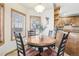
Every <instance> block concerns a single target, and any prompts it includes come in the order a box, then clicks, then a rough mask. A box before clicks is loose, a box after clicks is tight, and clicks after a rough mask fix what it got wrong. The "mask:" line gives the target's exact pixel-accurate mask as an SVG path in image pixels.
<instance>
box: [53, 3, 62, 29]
mask: <svg viewBox="0 0 79 59" xmlns="http://www.w3.org/2000/svg"><path fill="white" fill-rule="evenodd" d="M54 25H55V27H59V28H61V27H63V26H64V23H63V20H62V19H61V17H60V4H55V6H54Z"/></svg>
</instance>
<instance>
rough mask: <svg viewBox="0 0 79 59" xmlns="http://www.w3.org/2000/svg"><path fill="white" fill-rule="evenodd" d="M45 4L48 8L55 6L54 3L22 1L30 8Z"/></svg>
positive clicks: (23, 4)
mask: <svg viewBox="0 0 79 59" xmlns="http://www.w3.org/2000/svg"><path fill="white" fill-rule="evenodd" d="M39 4H41V5H43V6H45V8H46V9H51V8H52V7H53V3H21V5H22V6H24V7H25V8H28V9H34V7H35V6H37V5H39Z"/></svg>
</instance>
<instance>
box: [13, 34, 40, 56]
mask: <svg viewBox="0 0 79 59" xmlns="http://www.w3.org/2000/svg"><path fill="white" fill-rule="evenodd" d="M14 35H15V39H16V44H17V53H18V56H21V55H22V56H36V55H38V54H39V52H38V51H36V50H35V49H33V48H31V47H28V48H27V49H25V48H24V43H23V40H22V36H21V34H20V33H15V32H14Z"/></svg>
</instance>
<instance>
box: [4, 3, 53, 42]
mask: <svg viewBox="0 0 79 59" xmlns="http://www.w3.org/2000/svg"><path fill="white" fill-rule="evenodd" d="M11 8H12V9H15V10H17V11H20V12H22V13H24V14H26V36H27V31H28V30H29V29H30V15H34V16H41V18H42V19H41V20H42V23H43V26H44V25H45V24H46V23H45V22H46V21H45V18H44V17H46V16H47V17H49V18H50V23H49V26H48V29H53V28H54V15H53V13H54V11H53V7H52V9H50V10H46V11H44V13H42V14H38V13H36V12H35V11H34V10H29V9H27V8H25V7H24V6H22V5H21V4H15V3H6V4H5V19H4V39H5V43H7V42H9V41H11ZM46 31H48V30H46ZM46 31H45V32H44V34H45V33H46Z"/></svg>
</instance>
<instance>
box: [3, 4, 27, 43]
mask: <svg viewBox="0 0 79 59" xmlns="http://www.w3.org/2000/svg"><path fill="white" fill-rule="evenodd" d="M11 8H13V9H15V10H17V11H20V12H22V13H24V14H26V13H27V11H26V9H25V8H24V7H23V6H21V5H19V4H14V3H8V4H5V19H4V39H5V43H7V42H8V41H11ZM26 16H27V14H26ZM27 18H28V17H27ZM27 18H26V22H27ZM26 26H27V24H26Z"/></svg>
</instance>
